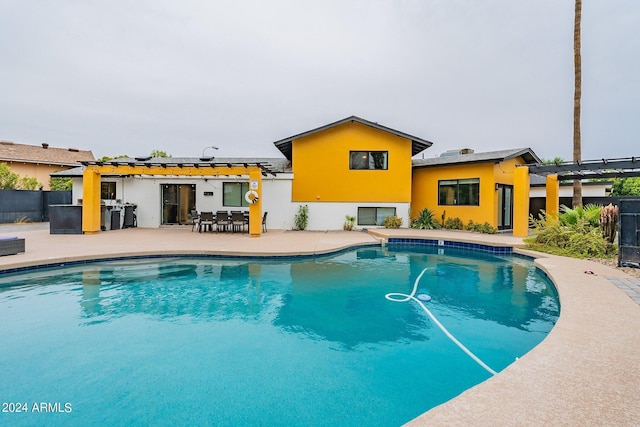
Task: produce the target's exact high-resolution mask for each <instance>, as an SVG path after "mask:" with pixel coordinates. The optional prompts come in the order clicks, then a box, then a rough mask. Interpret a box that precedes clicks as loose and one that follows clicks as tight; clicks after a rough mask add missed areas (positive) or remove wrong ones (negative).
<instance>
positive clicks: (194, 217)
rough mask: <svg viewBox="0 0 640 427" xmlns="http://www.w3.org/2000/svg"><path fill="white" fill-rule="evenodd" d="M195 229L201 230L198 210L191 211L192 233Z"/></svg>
mask: <svg viewBox="0 0 640 427" xmlns="http://www.w3.org/2000/svg"><path fill="white" fill-rule="evenodd" d="M194 228H197V229H198V230H200V214H199V213H198V211H197V210H195V209H191V231H192V232H193V229H194Z"/></svg>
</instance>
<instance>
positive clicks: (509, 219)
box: [411, 148, 540, 230]
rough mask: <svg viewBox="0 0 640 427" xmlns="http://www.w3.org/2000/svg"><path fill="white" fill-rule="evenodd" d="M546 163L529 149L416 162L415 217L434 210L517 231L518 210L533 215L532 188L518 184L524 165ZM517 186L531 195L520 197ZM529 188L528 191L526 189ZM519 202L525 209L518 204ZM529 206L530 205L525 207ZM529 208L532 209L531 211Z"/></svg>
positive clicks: (469, 152) (466, 151)
mask: <svg viewBox="0 0 640 427" xmlns="http://www.w3.org/2000/svg"><path fill="white" fill-rule="evenodd" d="M533 163H540V159H539V158H538V156H536V154H535V153H534V152H533V151H532V150H531V149H529V148H516V149H511V150H501V151H492V152H484V153H474V152H473V150H469V149H464V150H460V151H459V152H454V153H452V152H447V153H445V155H443V156H440V157H435V158H430V159H421V160H414V161H413V182H412V189H411V206H412V208H413V213H414V215H415V214H417V213H418V212H419V211H420V210H422V209H424V208H428V209H430V210H431V211H433V212H434V215H435V217H436V218H438V219H440V218H442V217H444V218H460V219H461V220H462V223H463V224H467V223H468V222H469V221H473V222H474V223H481V224H482V223H485V222H487V223H489V224H490V225H492V226H493V227H495V228H497V229H499V230H510V229H513V227H514V208H517V209H516V211H517V212H519V213H518V215H519V218H518V219H520V222H522V218H521V217H522V215H525V218H526V217H528V213H529V196H528V193H529V185H528V173H525V175H527V176H525V177H523V178H525V179H526V180H527V181H526V182H525V181H522V179H521V182H519V183H517V178H516V177H517V171H518V169H522V170H523V172H525V171H526V168H519V166H522V165H526V164H533ZM516 185H518V187H519V188H518V190H521V189H522V194H523V195H524V194H525V193H526V197H520V198H518V199H516V195H517V194H520V191H518V193H516ZM525 185H526V191H525V188H524V187H525ZM516 200H518V202H519V205H518V206H516ZM525 205H526V206H525ZM525 208H526V209H525Z"/></svg>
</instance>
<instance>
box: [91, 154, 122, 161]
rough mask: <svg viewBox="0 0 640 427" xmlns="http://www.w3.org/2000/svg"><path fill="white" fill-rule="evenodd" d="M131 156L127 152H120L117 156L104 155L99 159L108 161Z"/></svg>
mask: <svg viewBox="0 0 640 427" xmlns="http://www.w3.org/2000/svg"><path fill="white" fill-rule="evenodd" d="M128 158H129V156H128V155H127V154H119V155H117V156H115V157H110V156H102V157H100V158H99V159H98V161H99V162H108V161H109V160H114V159H128Z"/></svg>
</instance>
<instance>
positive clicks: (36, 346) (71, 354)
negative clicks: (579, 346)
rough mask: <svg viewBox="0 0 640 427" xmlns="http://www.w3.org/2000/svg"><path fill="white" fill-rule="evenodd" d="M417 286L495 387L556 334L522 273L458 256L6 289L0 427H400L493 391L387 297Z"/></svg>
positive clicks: (143, 271)
mask: <svg viewBox="0 0 640 427" xmlns="http://www.w3.org/2000/svg"><path fill="white" fill-rule="evenodd" d="M425 269H426V270H425ZM422 271H424V274H423V276H422V277H421V279H420V281H419V283H418V285H417V293H418V294H425V295H429V296H430V297H431V300H430V301H428V302H424V304H425V306H426V307H428V309H429V310H430V311H431V312H432V313H433V315H434V316H436V318H437V319H438V320H439V321H440V322H441V323H442V324H443V325H444V326H446V328H447V330H448V331H449V332H450V333H451V334H452V335H453V336H455V338H456V339H457V340H459V341H460V342H461V343H463V344H464V345H465V346H466V347H467V348H468V349H469V350H471V351H472V352H473V353H474V354H475V355H476V356H477V357H478V358H479V359H481V360H482V361H483V362H484V363H486V365H488V366H490V367H491V368H492V369H494V370H496V371H498V372H499V371H500V370H502V369H504V368H505V367H507V366H508V365H509V364H511V363H513V362H514V361H515V359H516V358H517V357H520V356H522V355H523V354H525V353H526V352H527V351H529V350H530V349H531V348H532V347H534V346H535V345H536V344H538V343H539V342H540V341H541V340H542V339H544V337H545V336H546V335H547V334H548V332H549V331H550V330H551V328H552V327H553V325H554V323H555V321H556V320H557V317H558V314H559V304H558V299H557V295H556V293H555V290H554V288H553V286H552V285H551V283H550V281H549V280H548V279H547V278H546V277H545V276H544V275H543V274H541V273H540V272H539V271H538V270H537V269H536V268H535V267H534V266H533V263H532V262H531V261H529V260H526V259H522V258H517V257H512V256H510V255H500V256H496V255H489V254H482V253H479V252H468V251H467V252H465V251H460V250H456V249H438V248H429V247H422V248H418V247H415V246H414V247H404V246H393V247H387V248H379V247H376V248H374V247H368V248H361V249H356V250H351V251H346V252H341V253H338V254H336V255H333V256H324V257H316V258H309V259H295V260H282V259H265V260H259V259H219V258H185V257H179V258H161V259H146V260H140V259H137V260H128V261H117V262H96V263H91V264H86V265H82V266H72V267H65V268H56V269H51V270H46V271H33V272H27V273H22V274H19V275H5V276H0V343H1V350H0V366H1V367H2V369H3V373H2V377H1V381H0V399H1V400H2V402H12V403H13V405H12V406H9V405H5V403H3V406H4V407H3V408H2V409H3V410H5V409H6V410H7V411H3V412H0V425H83V426H91V425H95V426H104V425H216V426H220V425H230V426H232V425H233V426H237V425H314V426H322V425H331V426H334V425H354V426H360V425H367V426H374V425H381V426H390V425H400V424H402V423H405V422H407V421H409V420H411V419H412V418H414V417H416V416H418V415H420V414H421V413H423V412H425V411H427V410H428V409H430V408H432V407H433V406H436V405H438V404H440V403H443V402H445V401H447V400H449V399H451V398H453V397H455V396H456V395H458V394H460V393H461V392H462V391H464V390H466V389H467V388H469V387H472V386H473V385H475V384H478V383H480V382H482V381H484V380H486V379H488V378H489V377H490V376H491V374H490V373H489V372H488V371H487V370H485V369H484V368H482V367H481V366H480V365H479V364H478V363H476V362H475V361H474V360H472V359H471V358H470V357H469V356H468V355H467V354H465V353H464V352H463V351H461V349H460V348H459V347H458V346H456V345H455V344H454V343H453V342H452V341H451V340H450V339H449V338H448V337H447V336H446V335H445V334H444V333H443V332H442V331H441V330H440V329H439V328H438V327H437V326H436V325H435V324H434V322H433V321H432V320H431V319H430V318H429V317H428V316H427V314H426V313H425V311H424V310H423V309H422V308H421V307H420V306H419V304H417V303H416V302H414V301H408V302H403V303H399V302H394V301H390V300H388V299H386V298H385V295H387V294H388V293H391V292H400V293H405V294H409V293H410V292H411V290H412V288H413V287H414V284H415V281H416V278H417V277H418V276H419V275H420V273H421V272H422ZM42 403H44V404H45V405H44V406H41V404H42ZM23 404H24V405H23ZM34 405H35V409H38V410H39V409H42V408H44V409H45V411H41V412H38V411H37V410H34ZM18 408H19V409H20V410H25V409H26V411H22V412H17V410H18Z"/></svg>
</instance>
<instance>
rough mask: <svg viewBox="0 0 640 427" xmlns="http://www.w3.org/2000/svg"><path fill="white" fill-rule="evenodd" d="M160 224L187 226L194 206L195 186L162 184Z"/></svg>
mask: <svg viewBox="0 0 640 427" xmlns="http://www.w3.org/2000/svg"><path fill="white" fill-rule="evenodd" d="M161 187H162V224H163V225H165V224H188V223H190V219H189V213H190V212H191V209H195V206H196V185H195V184H162V185H161Z"/></svg>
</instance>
